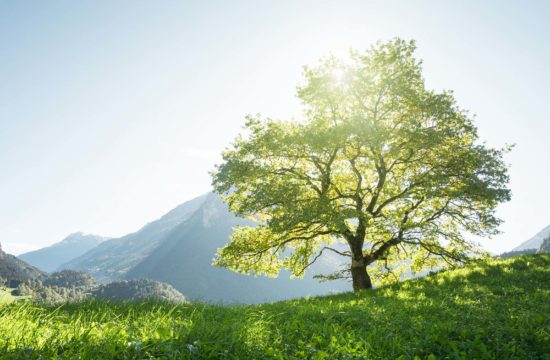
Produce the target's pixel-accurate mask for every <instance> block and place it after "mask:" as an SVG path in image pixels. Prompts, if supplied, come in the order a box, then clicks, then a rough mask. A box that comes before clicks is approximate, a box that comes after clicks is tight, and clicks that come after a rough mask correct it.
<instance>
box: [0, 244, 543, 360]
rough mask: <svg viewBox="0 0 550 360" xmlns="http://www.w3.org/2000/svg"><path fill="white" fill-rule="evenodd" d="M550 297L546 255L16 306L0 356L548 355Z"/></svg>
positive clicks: (1, 334)
mask: <svg viewBox="0 0 550 360" xmlns="http://www.w3.org/2000/svg"><path fill="white" fill-rule="evenodd" d="M549 298H550V255H548V254H541V255H530V256H522V257H515V258H512V259H507V260H496V261H491V262H489V263H479V264H474V265H470V266H468V267H465V268H462V269H458V270H454V271H447V272H441V273H438V274H434V275H430V276H427V277H425V278H421V279H413V280H408V281H404V282H402V283H399V284H395V285H392V286H384V287H381V288H378V289H375V290H370V291H366V292H363V293H345V294H340V295H332V296H325V297H317V298H302V299H295V300H291V301H284V302H278V303H272V304H262V305H252V306H217V305H204V304H183V305H177V306H174V305H170V304H166V303H155V302H139V303H126V304H115V303H103V302H88V303H82V304H67V305H64V306H62V307H60V308H57V309H56V310H55V311H53V312H52V310H53V308H51V307H48V306H32V307H31V306H27V305H21V304H10V305H5V306H4V307H3V308H0V356H1V355H4V356H5V357H10V358H38V357H42V358H60V357H63V358H82V359H92V358H104V359H109V358H117V359H120V358H160V357H161V358H193V359H209V358H243V359H244V358H246V359H266V358H272V359H282V358H316V359H367V358H368V359H397V358H399V359H413V358H416V357H418V358H419V359H436V358H437V359H439V358H442V359H443V358H447V359H474V358H475V359H511V358H515V359H544V358H548V357H549V356H550V316H548V314H550V302H549V301H548V299H549ZM38 318H40V319H41V321H39V322H38V321H35V319H38ZM16 334H17V336H16V337H14V336H15V335H16Z"/></svg>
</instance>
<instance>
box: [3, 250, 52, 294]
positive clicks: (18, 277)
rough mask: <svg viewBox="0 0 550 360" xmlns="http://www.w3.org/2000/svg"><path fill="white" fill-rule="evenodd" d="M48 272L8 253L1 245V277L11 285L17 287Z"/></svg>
mask: <svg viewBox="0 0 550 360" xmlns="http://www.w3.org/2000/svg"><path fill="white" fill-rule="evenodd" d="M45 275H46V274H45V273H44V272H42V271H40V270H39V269H37V268H35V267H34V266H32V265H29V264H27V263H26V262H24V261H22V260H20V259H18V258H17V257H15V256H13V255H10V254H6V253H5V252H4V251H2V246H1V245H0V278H2V279H3V280H6V281H7V285H8V286H9V287H16V286H17V285H18V284H19V283H20V282H23V281H25V280H31V279H36V278H40V277H43V276H45Z"/></svg>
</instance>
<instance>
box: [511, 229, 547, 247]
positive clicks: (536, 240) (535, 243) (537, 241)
mask: <svg viewBox="0 0 550 360" xmlns="http://www.w3.org/2000/svg"><path fill="white" fill-rule="evenodd" d="M548 236H550V225H549V226H547V227H545V228H544V229H542V230H541V231H540V232H539V233H538V234H536V235H535V236H533V237H532V238H531V239H529V240H527V241H525V242H523V243H522V244H521V245H519V246H517V247H515V248H514V249H512V251H520V250H527V249H537V250H538V249H539V248H540V246H541V245H542V242H543V241H544V239H546V238H547V237H548Z"/></svg>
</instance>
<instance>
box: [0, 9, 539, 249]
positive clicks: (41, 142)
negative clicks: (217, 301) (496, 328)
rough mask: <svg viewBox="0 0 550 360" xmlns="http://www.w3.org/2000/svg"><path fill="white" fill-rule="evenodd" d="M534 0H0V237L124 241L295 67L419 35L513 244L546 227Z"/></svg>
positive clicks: (287, 88) (503, 238) (291, 84)
mask: <svg viewBox="0 0 550 360" xmlns="http://www.w3.org/2000/svg"><path fill="white" fill-rule="evenodd" d="M549 18H550V2H549V1H520V0H518V1H496V0H495V1H473V0H472V1H464V0H461V1H450V0H449V1H441V0H433V1H409V0H403V1H384V2H382V1H364V0H362V1H343V0H339V1H336V0H334V1H320V0H317V1H297V0H287V1H282V0H272V1H256V0H250V1H221V0H220V1H135V0H132V1H72V0H70V1H69V0H68V1H8V0H6V1H0V242H1V243H2V245H3V247H4V248H5V250H7V251H8V252H11V253H15V254H18V253H21V252H24V251H27V250H30V249H35V248H38V247H42V246H46V245H49V244H52V243H54V242H57V241H60V240H61V239H62V238H64V237H65V236H66V235H68V234H69V233H71V232H75V231H83V232H86V233H96V234H100V235H104V236H121V235H124V234H126V233H128V232H132V231H135V230H137V229H138V228H140V227H141V226H142V225H144V224H145V223H147V222H149V221H152V220H154V219H156V218H158V217H159V216H161V215H162V214H164V213H165V212H167V211H168V210H170V209H171V208H173V207H175V206H176V205H178V204H179V203H181V202H183V201H185V200H187V199H191V198H193V197H195V196H197V195H200V194H201V193H204V192H206V191H209V189H210V177H209V175H208V172H209V171H210V170H212V168H213V165H214V164H215V163H216V162H217V161H219V156H218V154H219V152H220V151H221V150H222V149H223V148H224V147H225V146H226V145H227V144H228V143H229V142H230V141H231V140H232V139H233V138H234V137H235V135H236V134H237V133H238V132H239V130H240V127H241V126H242V124H243V119H244V116H245V115H246V114H255V113H258V112H259V113H262V114H263V115H265V116H270V117H276V118H289V117H292V116H293V115H296V116H298V115H299V114H300V106H299V102H298V101H297V100H296V98H295V96H294V95H295V87H296V84H297V82H298V81H300V79H301V70H302V66H303V65H306V64H314V63H315V62H316V61H317V60H318V59H319V58H320V57H321V56H324V55H328V54H329V53H334V54H336V55H343V54H345V53H346V51H347V49H348V48H350V47H353V48H356V49H364V48H366V47H367V46H369V44H372V43H373V42H375V41H377V40H388V39H390V38H392V37H395V36H399V37H402V38H405V39H416V40H417V45H418V52H417V56H418V57H420V58H422V59H423V60H424V74H425V77H426V82H427V85H428V87H430V88H435V89H452V90H454V91H455V95H456V98H457V99H458V104H459V105H460V106H461V107H463V108H465V109H468V110H469V111H470V112H471V113H472V114H475V115H476V124H477V125H478V127H479V133H480V137H481V139H483V140H485V141H486V142H487V143H488V144H489V145H492V146H501V145H504V144H505V143H515V144H516V148H515V149H514V151H513V153H512V154H510V155H509V156H508V157H507V159H506V160H507V162H508V163H510V173H511V177H512V181H511V188H512V191H513V200H512V201H511V202H510V203H507V204H505V205H503V206H501V207H500V208H499V214H500V216H501V217H502V218H503V219H504V220H505V223H504V224H503V226H502V227H501V229H502V231H503V234H502V235H499V236H498V237H496V238H494V239H490V240H484V241H483V244H484V245H485V247H486V248H487V249H488V250H490V251H493V252H502V251H506V250H510V249H511V248H513V247H514V246H516V245H517V244H519V243H520V242H522V241H524V240H526V239H528V238H529V237H531V236H532V235H534V234H535V233H536V232H538V231H539V230H540V229H542V228H543V227H545V226H547V225H549V224H550V213H549V211H548V203H549V200H550V166H549V165H550V160H549V158H550V117H549V115H548V114H549V112H548V108H547V106H548V104H550V70H549V66H550V22H549V21H548V19H549Z"/></svg>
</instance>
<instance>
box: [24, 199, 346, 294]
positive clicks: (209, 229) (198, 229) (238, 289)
mask: <svg viewBox="0 0 550 360" xmlns="http://www.w3.org/2000/svg"><path fill="white" fill-rule="evenodd" d="M248 224H250V222H249V221H248V220H244V219H241V218H238V217H236V216H234V215H233V214H232V213H231V212H229V210H228V208H227V206H226V205H225V204H224V203H223V202H222V201H221V199H220V198H219V197H218V196H217V195H215V194H212V193H209V194H205V195H202V196H199V197H197V198H195V199H193V200H190V201H187V202H185V203H183V204H182V205H180V206H178V207H176V208H175V209H173V210H172V211H170V212H168V213H167V214H166V215H164V216H163V217H161V218H160V219H158V220H156V221H153V222H151V223H149V224H147V225H145V226H144V227H143V228H141V229H140V230H139V231H137V232H135V233H132V234H128V235H126V236H123V237H121V238H116V239H110V240H106V241H101V242H100V243H99V245H97V246H95V247H92V248H91V249H89V250H88V251H86V252H83V253H82V254H80V255H79V256H77V257H75V258H73V259H71V260H69V261H67V262H65V263H61V262H59V263H57V264H55V263H54V262H55V261H59V260H60V259H61V258H62V257H61V256H58V255H51V256H50V255H49V256H50V258H51V259H52V261H50V262H48V263H47V266H48V269H55V270H62V269H72V270H80V271H85V272H88V273H89V274H91V275H92V276H94V277H95V278H96V279H97V280H98V281H100V282H103V283H106V282H110V281H116V280H131V279H141V278H150V279H155V280H160V281H164V282H167V283H169V284H171V285H173V286H174V287H175V288H176V289H177V290H179V291H180V292H182V293H183V294H184V295H185V296H186V297H187V298H190V299H202V300H207V301H215V302H219V301H223V302H243V303H257V302H262V301H274V300H282V299H288V298H292V297H298V296H305V295H317V294H326V293H329V292H331V291H334V292H340V291H349V290H350V289H351V285H350V284H349V283H348V282H346V281H343V280H339V281H331V282H326V283H319V282H318V281H317V280H315V279H313V277H312V276H313V275H314V274H328V273H332V272H334V271H337V270H339V269H340V266H341V265H342V264H343V261H344V260H345V259H343V258H339V257H338V256H337V255H334V256H330V255H329V256H323V257H322V258H321V259H319V263H318V264H315V265H314V266H313V268H312V269H311V270H310V271H309V272H308V274H306V277H305V278H304V279H299V280H292V279H290V278H289V274H288V273H286V272H282V273H281V275H280V276H279V278H276V279H271V278H266V277H253V276H245V275H241V274H236V273H234V272H232V271H230V270H227V269H224V268H217V267H214V266H212V258H213V257H214V255H215V253H216V250H217V249H218V248H219V247H222V246H223V245H224V244H225V243H226V242H227V240H228V238H229V235H230V234H231V232H232V229H233V227H234V226H238V225H248ZM71 236H72V237H73V239H76V238H77V237H78V236H81V235H78V236H77V235H76V234H73V235H71ZM64 242H65V243H66V244H65V245H67V243H70V242H69V241H65V240H64V241H63V242H61V243H60V244H56V245H58V246H56V245H53V246H51V247H48V248H45V249H42V250H38V251H36V252H33V253H32V254H30V255H36V253H39V254H40V251H42V254H52V251H54V250H55V251H57V250H60V249H62V247H61V244H62V243H64ZM77 242H78V241H77ZM62 253H65V252H62ZM327 255H328V254H327ZM23 256H24V257H25V258H27V259H29V262H30V263H33V261H35V260H36V258H34V257H33V256H29V254H24V255H23ZM23 256H22V257H23ZM35 263H36V262H35Z"/></svg>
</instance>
